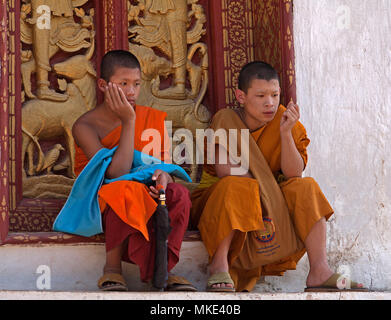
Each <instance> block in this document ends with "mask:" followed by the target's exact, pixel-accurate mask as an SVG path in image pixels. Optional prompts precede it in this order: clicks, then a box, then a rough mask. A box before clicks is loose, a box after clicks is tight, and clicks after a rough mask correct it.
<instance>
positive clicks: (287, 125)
mask: <svg viewBox="0 0 391 320" xmlns="http://www.w3.org/2000/svg"><path fill="white" fill-rule="evenodd" d="M280 90H281V89H280V84H279V80H278V74H277V72H276V71H275V70H274V69H273V68H272V67H271V66H270V65H268V64H266V63H263V62H253V63H250V64H248V65H246V66H245V67H243V69H242V71H241V73H240V75H239V88H238V90H236V98H237V100H238V101H239V102H240V103H241V104H242V105H243V108H241V109H240V110H239V111H238V112H235V111H234V110H230V109H224V110H221V111H219V112H218V113H217V114H216V115H215V116H214V119H213V120H212V124H211V128H213V129H214V130H217V129H220V128H221V127H219V124H225V123H235V121H236V122H237V121H239V122H240V123H241V124H243V125H244V126H245V127H247V128H248V129H249V131H250V133H251V136H250V139H254V141H255V142H256V145H257V146H258V148H259V149H260V150H261V151H262V154H263V156H264V158H265V160H266V162H267V164H266V165H267V166H268V167H269V169H270V170H271V172H272V173H273V175H274V177H275V179H276V180H277V181H278V182H279V186H280V189H281V192H282V193H283V196H284V198H285V201H286V205H287V207H288V210H289V215H290V217H291V219H292V222H293V225H294V230H295V232H296V234H297V236H298V237H299V238H300V239H301V241H302V243H303V244H304V248H303V249H298V250H297V252H295V253H294V254H292V255H290V256H287V257H283V258H282V259H280V260H278V261H275V262H273V263H270V264H267V265H262V266H258V267H253V268H250V269H249V268H246V269H245V268H243V267H242V266H243V263H242V262H243V261H245V260H246V259H247V260H248V259H250V258H249V256H248V257H247V256H244V257H243V252H244V248H246V246H245V242H246V241H249V240H248V237H246V234H247V233H249V232H253V231H256V230H262V229H263V228H264V224H263V221H262V212H263V204H262V199H260V191H261V190H260V183H259V181H258V180H256V179H255V178H254V175H253V174H254V172H251V171H248V172H247V173H245V174H243V175H240V176H239V175H233V174H232V170H231V169H232V168H237V167H238V165H236V164H234V161H230V160H228V162H227V163H226V164H224V163H219V155H220V154H221V153H228V152H227V150H226V149H225V147H223V146H222V145H221V144H220V143H217V142H214V143H213V146H211V147H212V148H215V151H216V156H215V160H216V163H215V164H214V165H208V164H207V165H204V171H203V176H202V179H201V183H200V186H199V188H198V189H197V190H195V191H194V192H193V194H192V202H193V206H192V210H191V219H192V225H193V226H197V227H198V229H199V230H200V233H201V237H202V240H203V242H204V244H205V246H206V249H207V251H208V253H209V257H210V265H209V274H210V278H209V281H208V286H207V290H208V291H235V289H236V290H237V291H251V290H252V289H253V287H254V285H255V284H256V282H257V280H258V279H259V278H260V276H261V275H282V274H283V273H284V271H286V270H292V269H295V268H296V264H297V262H298V261H299V260H300V259H301V257H302V256H303V254H304V253H305V252H307V254H308V258H309V263H310V272H309V274H308V277H307V281H306V282H307V290H308V291H311V290H339V289H338V288H337V286H338V287H339V288H342V287H343V288H349V285H348V284H350V286H351V287H352V288H354V289H356V290H360V289H361V288H362V287H363V286H362V284H357V283H354V282H351V281H350V279H346V278H342V277H341V275H338V274H334V273H333V272H332V271H331V269H330V267H329V265H328V263H327V255H326V249H325V248H326V220H328V219H329V218H330V216H331V215H332V214H333V209H332V208H331V206H330V205H329V203H328V201H327V200H326V198H325V196H324V195H323V193H322V191H321V190H320V188H319V186H318V184H317V183H316V182H315V180H313V179H312V178H302V177H301V176H302V172H303V170H304V169H305V166H306V164H307V151H306V148H307V146H308V144H309V142H310V141H309V139H308V138H307V135H306V131H305V128H304V127H303V125H302V124H301V123H300V122H299V121H298V120H299V118H300V113H299V107H298V105H296V104H294V103H293V102H291V103H289V104H288V106H287V108H285V107H283V106H281V105H279V101H280ZM232 119H236V120H234V121H233V120H232ZM233 129H234V128H233ZM209 147H210V146H209ZM250 151H251V150H250ZM228 159H230V158H229V157H228ZM250 161H257V160H256V159H251V154H250ZM260 202H261V203H260ZM277 236H278V235H277ZM244 254H245V253H244ZM239 257H240V259H241V263H237V261H238V260H239ZM248 265H251V263H248Z"/></svg>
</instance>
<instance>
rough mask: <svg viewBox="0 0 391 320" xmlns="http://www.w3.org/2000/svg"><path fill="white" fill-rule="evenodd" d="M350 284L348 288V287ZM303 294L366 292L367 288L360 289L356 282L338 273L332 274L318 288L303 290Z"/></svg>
mask: <svg viewBox="0 0 391 320" xmlns="http://www.w3.org/2000/svg"><path fill="white" fill-rule="evenodd" d="M348 283H350V286H348ZM304 291H305V292H345V291H346V292H368V291H369V290H368V288H361V287H359V286H358V283H357V282H354V281H351V280H350V279H349V278H348V277H343V276H342V275H341V274H339V273H334V274H333V275H332V276H331V277H330V278H329V279H328V280H326V281H325V282H324V283H323V284H322V285H320V286H318V287H308V288H305V290H304Z"/></svg>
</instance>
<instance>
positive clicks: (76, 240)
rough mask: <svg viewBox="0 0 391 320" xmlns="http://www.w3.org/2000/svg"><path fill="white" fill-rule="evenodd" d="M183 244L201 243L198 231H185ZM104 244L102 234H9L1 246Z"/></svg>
mask: <svg viewBox="0 0 391 320" xmlns="http://www.w3.org/2000/svg"><path fill="white" fill-rule="evenodd" d="M183 241H184V242H193V241H201V236H200V233H199V231H186V233H185V236H184V238H183ZM82 243H85V244H92V243H98V244H99V243H105V237H104V235H103V234H99V235H96V236H93V237H89V238H86V237H82V236H77V235H72V234H66V233H61V232H24V233H23V232H10V233H9V234H8V236H7V237H6V239H5V241H4V242H3V243H1V245H32V244H57V245H58V244H82Z"/></svg>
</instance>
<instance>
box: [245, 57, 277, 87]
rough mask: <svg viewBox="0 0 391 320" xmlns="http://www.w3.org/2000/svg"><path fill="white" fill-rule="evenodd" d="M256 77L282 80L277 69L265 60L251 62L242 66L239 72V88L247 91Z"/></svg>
mask: <svg viewBox="0 0 391 320" xmlns="http://www.w3.org/2000/svg"><path fill="white" fill-rule="evenodd" d="M254 79H259V80H266V81H271V80H277V81H278V82H280V80H279V77H278V72H277V71H276V69H274V68H273V67H272V66H271V65H270V64H268V63H266V62H263V61H254V62H250V63H248V64H246V65H245V66H244V67H243V68H242V70H241V71H240V73H239V80H238V88H239V89H240V90H242V91H243V92H245V93H247V90H248V89H249V88H250V87H251V81H253V80H254Z"/></svg>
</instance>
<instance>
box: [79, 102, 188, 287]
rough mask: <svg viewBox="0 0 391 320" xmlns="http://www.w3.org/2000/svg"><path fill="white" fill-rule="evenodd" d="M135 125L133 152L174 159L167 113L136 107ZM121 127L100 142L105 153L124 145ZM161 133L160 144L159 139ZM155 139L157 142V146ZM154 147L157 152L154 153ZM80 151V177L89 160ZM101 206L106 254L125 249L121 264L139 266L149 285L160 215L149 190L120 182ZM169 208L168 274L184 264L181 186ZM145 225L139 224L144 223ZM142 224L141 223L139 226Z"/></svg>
mask: <svg viewBox="0 0 391 320" xmlns="http://www.w3.org/2000/svg"><path fill="white" fill-rule="evenodd" d="M135 111H136V123H135V134H134V148H135V149H136V150H139V151H143V152H144V153H148V152H145V150H144V148H145V147H147V149H148V150H149V154H150V155H151V156H155V157H156V150H159V151H160V155H159V157H158V158H160V159H161V160H163V161H166V162H169V161H167V159H170V155H169V143H168V142H169V137H168V134H167V131H166V130H165V125H164V119H165V117H166V113H165V112H162V111H158V110H155V109H153V108H149V107H144V106H136V108H135ZM148 129H153V130H156V131H149V132H150V133H152V134H153V133H155V134H153V137H155V139H153V137H152V136H151V137H150V139H149V140H146V141H143V140H142V137H143V132H144V133H145V132H146V131H145V130H148ZM121 130H122V128H121V126H119V127H117V128H115V129H114V130H113V131H111V132H110V133H109V134H108V135H107V136H106V137H104V138H103V139H102V140H101V143H102V145H103V146H104V147H105V148H108V149H112V148H114V147H115V146H117V145H118V144H119V139H120V135H121ZM156 133H159V134H160V137H161V139H160V140H159V141H158V140H157V139H156ZM152 139H153V140H152ZM152 142H153V147H152V148H150V146H151V145H152ZM75 147H76V155H75V172H76V174H77V175H78V174H79V173H80V172H81V171H82V170H83V168H84V167H85V166H86V164H87V163H88V158H87V157H86V156H85V155H84V153H83V151H82V149H81V148H79V147H78V146H75ZM153 151H155V154H152V153H153ZM98 195H99V205H100V208H101V212H102V214H103V216H102V221H103V228H104V232H105V239H106V252H107V251H110V250H112V249H113V248H115V247H117V246H119V245H121V244H122V243H124V241H125V244H126V246H125V247H126V248H125V251H124V253H123V257H122V259H123V260H124V261H126V262H131V263H135V264H137V265H138V266H139V267H140V278H141V280H142V281H149V280H151V279H152V277H153V269H154V259H155V235H154V229H153V227H154V222H153V219H150V218H151V217H152V215H153V213H154V212H155V210H156V207H157V203H156V201H155V200H154V199H153V198H152V197H151V196H150V195H149V189H148V187H147V186H146V185H144V184H142V183H139V182H135V181H126V180H124V181H115V182H112V183H109V184H105V185H103V186H102V187H101V189H100V190H99V192H98ZM166 199H167V208H168V211H169V217H170V223H171V228H172V231H171V233H170V235H169V237H168V270H171V269H172V268H173V267H174V266H175V265H176V263H177V262H178V261H179V251H180V248H181V244H182V240H183V237H184V234H185V231H186V229H187V226H188V220H189V215H190V207H191V202H190V194H189V192H188V190H187V189H186V188H185V187H183V186H181V185H179V184H177V183H170V184H168V186H167V189H166ZM140 221H141V222H143V223H139V222H140ZM135 222H138V223H135Z"/></svg>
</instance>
